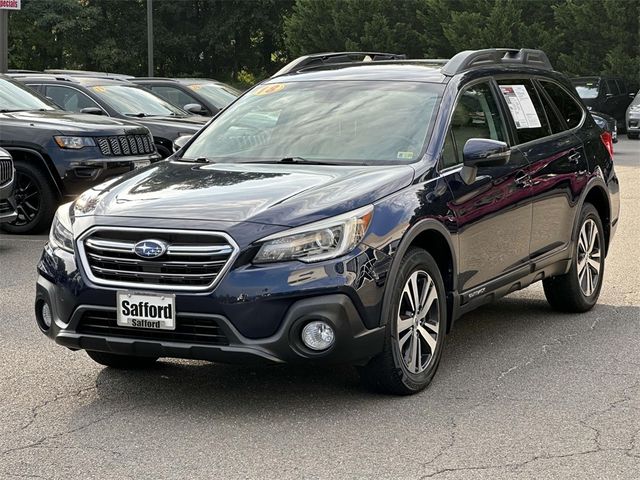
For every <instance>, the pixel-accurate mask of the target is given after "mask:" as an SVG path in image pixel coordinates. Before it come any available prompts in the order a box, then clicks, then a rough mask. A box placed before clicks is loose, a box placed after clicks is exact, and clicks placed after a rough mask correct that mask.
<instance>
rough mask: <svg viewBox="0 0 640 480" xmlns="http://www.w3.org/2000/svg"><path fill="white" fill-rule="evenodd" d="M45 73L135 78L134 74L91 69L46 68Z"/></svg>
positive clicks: (118, 78)
mask: <svg viewBox="0 0 640 480" xmlns="http://www.w3.org/2000/svg"><path fill="white" fill-rule="evenodd" d="M44 73H48V74H50V75H69V76H73V77H92V78H112V79H114V80H129V79H132V78H135V77H134V76H133V75H126V74H124V73H111V72H94V71H91V70H67V69H54V68H52V69H46V70H45V71H44Z"/></svg>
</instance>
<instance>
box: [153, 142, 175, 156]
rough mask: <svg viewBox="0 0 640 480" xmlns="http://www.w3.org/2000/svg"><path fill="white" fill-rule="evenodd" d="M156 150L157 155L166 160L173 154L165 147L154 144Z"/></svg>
mask: <svg viewBox="0 0 640 480" xmlns="http://www.w3.org/2000/svg"><path fill="white" fill-rule="evenodd" d="M156 150H157V151H158V153H159V154H160V156H161V157H162V158H167V157H168V156H170V155H171V154H172V153H173V152H171V150H169V149H168V148H167V147H165V146H163V145H160V144H159V143H156Z"/></svg>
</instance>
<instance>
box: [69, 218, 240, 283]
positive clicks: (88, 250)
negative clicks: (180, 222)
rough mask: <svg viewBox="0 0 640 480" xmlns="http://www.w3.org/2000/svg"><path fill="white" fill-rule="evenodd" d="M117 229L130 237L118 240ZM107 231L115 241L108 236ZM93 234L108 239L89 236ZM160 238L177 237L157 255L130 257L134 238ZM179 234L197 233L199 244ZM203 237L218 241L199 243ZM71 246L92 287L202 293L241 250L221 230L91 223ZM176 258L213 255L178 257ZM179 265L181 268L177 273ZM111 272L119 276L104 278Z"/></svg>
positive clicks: (216, 280) (225, 269)
mask: <svg viewBox="0 0 640 480" xmlns="http://www.w3.org/2000/svg"><path fill="white" fill-rule="evenodd" d="M118 232H120V235H123V232H124V233H125V234H126V235H129V236H125V238H126V240H121V239H118V238H117V237H118ZM110 233H112V235H113V237H115V239H107V238H108V236H109V234H110ZM96 234H100V235H104V236H106V237H107V238H92V235H96ZM132 234H134V235H135V238H136V241H131V238H132V237H133V236H134V235H132ZM137 234H139V235H137ZM163 236H173V238H174V239H175V238H176V237H177V238H179V239H180V241H179V242H176V243H175V244H170V246H169V248H168V250H167V252H166V253H165V254H164V255H162V256H161V257H159V258H156V259H143V258H138V257H137V256H135V252H134V247H135V244H136V243H137V242H138V241H141V240H145V239H149V238H158V237H163ZM181 236H184V237H189V236H198V237H200V238H199V240H200V241H199V242H198V243H199V244H194V245H189V244H188V243H186V241H187V240H185V239H184V238H181ZM202 237H205V238H206V237H211V238H212V239H216V240H217V241H218V243H217V244H211V245H206V244H202ZM194 241H195V239H194ZM205 241H206V240H205ZM212 243H213V242H212ZM76 249H77V252H78V256H79V259H80V265H81V266H82V270H83V272H84V274H85V275H86V277H87V278H88V279H89V280H90V281H91V282H92V283H94V284H96V285H102V286H106V287H112V288H114V289H121V288H130V289H135V290H141V289H143V290H170V291H181V292H202V291H208V290H212V289H213V288H215V286H216V285H217V284H218V282H219V281H220V280H222V278H223V277H224V275H225V274H226V273H227V271H228V270H229V269H230V268H231V266H232V265H233V263H234V262H235V260H236V258H237V257H238V254H239V250H240V249H239V247H238V245H237V244H236V243H235V241H234V240H233V239H232V238H231V237H230V236H229V235H227V234H226V233H224V232H212V231H203V230H177V229H156V228H130V227H92V228H90V229H88V230H87V231H85V232H84V233H82V234H81V235H80V236H79V237H78V238H77V240H76ZM172 249H173V252H172V251H171V250H172ZM119 255H122V257H120V256H119ZM181 256H189V257H203V256H209V257H213V258H210V259H208V260H205V259H203V260H198V259H192V258H190V259H186V258H185V259H181V258H180V257H181ZM171 257H172V258H171ZM176 257H177V258H176ZM219 257H222V258H219ZM217 258H219V259H217ZM112 264H113V265H112ZM118 264H119V265H118ZM217 267H220V268H217ZM143 269H146V270H143ZM181 269H183V270H185V271H184V272H181V271H180V270H181ZM194 270H195V272H194ZM211 270H216V271H211ZM114 276H119V277H121V279H113V278H107V277H114ZM154 280H157V281H154ZM198 280H202V281H201V282H198Z"/></svg>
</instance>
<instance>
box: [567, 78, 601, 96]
mask: <svg viewBox="0 0 640 480" xmlns="http://www.w3.org/2000/svg"><path fill="white" fill-rule="evenodd" d="M572 82H573V86H574V87H576V91H577V92H578V95H579V96H580V98H597V97H598V88H599V83H600V82H598V79H596V78H593V79H580V78H578V79H575V80H572Z"/></svg>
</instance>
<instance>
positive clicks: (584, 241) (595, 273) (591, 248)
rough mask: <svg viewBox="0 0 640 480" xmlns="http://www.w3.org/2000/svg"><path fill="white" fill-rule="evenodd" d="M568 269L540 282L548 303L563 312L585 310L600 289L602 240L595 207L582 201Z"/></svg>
mask: <svg viewBox="0 0 640 480" xmlns="http://www.w3.org/2000/svg"><path fill="white" fill-rule="evenodd" d="M579 225H580V229H579V230H578V238H577V240H576V244H575V253H574V257H573V261H572V262H571V267H570V268H569V272H568V273H567V274H565V275H560V276H557V277H551V278H547V279H545V280H544V281H543V282H542V285H543V287H544V294H545V296H546V297H547V300H548V302H549V304H550V305H551V306H552V307H553V308H555V309H556V310H560V311H563V312H575V313H580V312H586V311H587V310H590V309H591V308H592V307H593V306H594V305H595V304H596V302H597V301H598V297H599V296H600V290H601V288H602V279H603V275H604V261H605V243H604V242H605V241H604V229H603V228H602V221H601V220H600V216H599V215H598V211H597V210H596V208H595V207H594V206H593V205H591V204H590V203H585V204H584V207H583V208H582V212H581V214H580V224H579Z"/></svg>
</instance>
